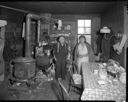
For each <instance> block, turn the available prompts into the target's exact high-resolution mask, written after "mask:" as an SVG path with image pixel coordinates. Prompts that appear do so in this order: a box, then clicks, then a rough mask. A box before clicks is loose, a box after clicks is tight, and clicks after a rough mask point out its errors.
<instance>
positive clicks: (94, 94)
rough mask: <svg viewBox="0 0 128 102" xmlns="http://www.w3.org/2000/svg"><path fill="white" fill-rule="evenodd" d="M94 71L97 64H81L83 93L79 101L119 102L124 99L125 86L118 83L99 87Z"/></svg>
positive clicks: (97, 77) (98, 78)
mask: <svg viewBox="0 0 128 102" xmlns="http://www.w3.org/2000/svg"><path fill="white" fill-rule="evenodd" d="M94 69H98V63H83V64H82V75H83V85H84V91H83V94H82V97H81V100H112V101H117V102H119V101H121V100H124V99H126V84H122V83H120V82H119V81H118V82H117V83H116V84H114V85H113V84H110V83H107V84H106V85H99V84H98V80H100V77H99V76H98V74H96V75H95V74H94V72H93V71H94Z"/></svg>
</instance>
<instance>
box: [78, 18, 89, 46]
mask: <svg viewBox="0 0 128 102" xmlns="http://www.w3.org/2000/svg"><path fill="white" fill-rule="evenodd" d="M81 35H84V36H85V37H86V41H87V42H88V43H89V44H91V20H90V19H86V20H78V40H79V37H80V36H81ZM78 42H79V41H78Z"/></svg>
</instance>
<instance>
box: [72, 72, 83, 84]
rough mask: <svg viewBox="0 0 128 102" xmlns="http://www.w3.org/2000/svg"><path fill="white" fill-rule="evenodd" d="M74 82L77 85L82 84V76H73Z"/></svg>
mask: <svg viewBox="0 0 128 102" xmlns="http://www.w3.org/2000/svg"><path fill="white" fill-rule="evenodd" d="M73 80H74V83H75V84H81V75H80V74H73Z"/></svg>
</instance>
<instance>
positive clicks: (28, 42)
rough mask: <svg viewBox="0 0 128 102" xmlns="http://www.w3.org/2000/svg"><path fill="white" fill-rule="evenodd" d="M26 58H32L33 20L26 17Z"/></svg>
mask: <svg viewBox="0 0 128 102" xmlns="http://www.w3.org/2000/svg"><path fill="white" fill-rule="evenodd" d="M25 57H31V18H30V17H28V16H27V17H26V36H25Z"/></svg>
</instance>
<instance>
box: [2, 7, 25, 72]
mask: <svg viewBox="0 0 128 102" xmlns="http://www.w3.org/2000/svg"><path fill="white" fill-rule="evenodd" d="M24 15H25V14H24V13H21V12H17V11H14V10H10V9H5V8H0V20H6V21H7V25H6V31H5V47H4V52H3V57H4V60H5V70H8V69H9V62H10V61H11V60H12V59H14V58H16V57H19V56H22V54H23V39H22V23H23V19H24ZM5 72H6V71H5Z"/></svg>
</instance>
